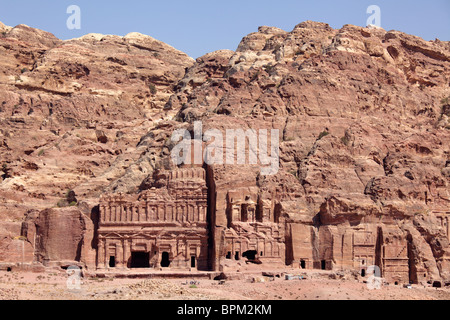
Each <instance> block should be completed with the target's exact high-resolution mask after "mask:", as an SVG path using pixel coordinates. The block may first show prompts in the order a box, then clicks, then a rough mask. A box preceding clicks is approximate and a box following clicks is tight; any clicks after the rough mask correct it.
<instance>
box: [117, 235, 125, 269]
mask: <svg viewBox="0 0 450 320" xmlns="http://www.w3.org/2000/svg"><path fill="white" fill-rule="evenodd" d="M116 250H117V252H116V266H117V268H122V267H123V244H122V241H120V242H119V243H118V244H117V247H116Z"/></svg>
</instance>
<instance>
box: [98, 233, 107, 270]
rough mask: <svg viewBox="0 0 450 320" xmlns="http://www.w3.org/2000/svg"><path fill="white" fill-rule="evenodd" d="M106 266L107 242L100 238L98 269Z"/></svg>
mask: <svg viewBox="0 0 450 320" xmlns="http://www.w3.org/2000/svg"><path fill="white" fill-rule="evenodd" d="M104 268H105V243H104V240H103V239H98V251H97V269H104Z"/></svg>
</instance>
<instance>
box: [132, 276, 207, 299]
mask: <svg viewBox="0 0 450 320" xmlns="http://www.w3.org/2000/svg"><path fill="white" fill-rule="evenodd" d="M128 289H129V290H131V291H132V292H133V293H134V294H138V295H141V296H145V295H157V296H162V297H163V298H173V299H176V298H179V299H183V300H206V299H208V297H207V296H205V295H202V294H199V293H195V292H193V290H195V289H194V288H185V287H182V286H179V285H176V284H174V283H172V282H170V281H167V280H160V279H154V280H153V279H152V280H145V281H142V282H140V283H137V284H133V285H130V286H128Z"/></svg>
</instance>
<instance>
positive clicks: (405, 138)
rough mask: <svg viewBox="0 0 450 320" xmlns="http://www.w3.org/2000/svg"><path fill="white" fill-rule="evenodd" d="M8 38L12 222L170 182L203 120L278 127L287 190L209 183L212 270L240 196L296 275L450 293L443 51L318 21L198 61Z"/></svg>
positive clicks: (6, 199)
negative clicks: (266, 219) (373, 272)
mask: <svg viewBox="0 0 450 320" xmlns="http://www.w3.org/2000/svg"><path fill="white" fill-rule="evenodd" d="M2 30H5V31H3V37H2V38H0V44H1V45H0V50H2V58H1V60H0V68H1V69H0V70H1V71H2V72H1V75H0V86H1V88H2V90H1V91H0V98H1V99H0V100H1V101H3V102H2V105H0V116H1V122H2V126H1V130H0V152H1V162H2V164H3V165H4V167H3V181H2V182H1V185H0V205H1V206H0V216H1V217H2V219H3V220H5V221H15V222H16V223H20V221H21V220H22V219H23V216H24V214H25V213H27V212H29V211H30V210H38V211H39V210H42V209H45V208H48V207H51V206H54V205H56V203H57V202H58V200H60V199H61V198H64V197H65V194H66V192H67V190H68V189H73V190H75V192H76V194H77V196H78V198H79V200H80V199H82V200H83V201H85V202H86V203H87V204H86V207H87V209H86V210H85V211H86V213H89V212H90V210H91V208H92V207H93V206H95V204H96V203H98V198H97V197H98V196H99V195H100V194H101V193H103V192H126V193H127V192H128V193H136V192H139V191H140V190H142V189H146V188H148V186H153V184H154V181H155V176H154V175H157V172H158V171H157V170H161V169H167V170H170V169H172V168H173V165H171V164H170V162H169V161H168V159H169V155H170V151H171V149H172V148H173V144H172V143H171V142H170V136H171V134H172V132H173V130H175V129H179V128H187V129H189V130H192V127H193V122H194V121H197V120H199V121H202V122H203V126H204V129H205V130H207V129H208V128H214V129H219V130H222V131H225V130H226V129H229V128H264V129H271V128H272V129H279V130H280V132H281V133H282V136H281V140H282V141H281V146H280V149H281V150H280V158H281V159H280V171H279V173H278V174H277V175H276V176H271V177H263V176H261V175H260V174H259V168H258V167H255V166H249V167H242V166H218V165H214V166H209V167H208V168H207V171H208V187H209V192H210V193H211V194H213V195H214V196H211V195H210V197H211V198H210V208H209V212H210V215H211V216H212V217H213V218H214V219H213V228H214V230H213V236H214V243H215V245H214V248H213V249H212V251H211V253H210V254H211V258H212V260H214V262H213V265H214V266H215V267H216V268H218V267H219V266H220V265H222V266H223V263H224V262H223V260H224V259H223V255H224V252H223V250H224V249H223V248H222V247H221V241H223V237H224V235H225V233H226V232H227V228H228V227H229V226H228V225H227V218H226V217H227V210H228V207H229V205H230V204H229V203H228V202H229V200H228V199H229V195H230V194H233V193H243V194H244V193H246V192H247V193H249V194H252V195H254V196H255V201H257V202H258V204H259V207H260V208H261V210H268V211H270V212H272V215H273V216H274V217H276V220H277V223H278V224H279V225H280V226H281V230H280V232H281V234H282V236H283V237H284V240H283V247H282V248H281V250H282V251H283V257H284V259H285V261H286V263H287V264H291V263H297V264H298V263H300V261H303V262H304V263H310V264H311V267H313V266H314V267H318V268H320V267H324V268H328V269H329V268H350V269H353V268H355V269H358V268H360V265H359V263H362V262H364V263H365V264H366V263H368V264H377V265H383V266H384V268H385V270H384V271H386V272H388V271H389V272H390V271H392V275H393V277H394V278H395V279H394V280H396V279H398V280H402V281H403V280H404V278H405V277H406V278H408V279H411V280H413V281H416V282H420V281H426V280H429V279H437V278H444V279H447V280H450V265H449V261H450V260H449V258H450V257H449V253H450V252H449V236H450V235H449V230H448V228H449V224H448V217H449V211H450V194H449V183H450V154H449V152H450V149H449V146H450V131H449V129H450V123H449V116H450V113H449V110H450V105H449V104H450V102H449V97H450V86H449V85H450V43H449V42H445V41H439V40H435V41H425V40H423V39H420V38H418V37H415V36H412V35H407V34H404V33H402V32H398V31H385V30H383V29H378V28H362V27H357V26H352V25H346V26H344V27H343V28H341V29H340V30H335V29H332V28H331V27H330V26H328V25H327V24H324V23H317V22H310V21H307V22H303V23H301V24H299V25H297V26H296V27H295V28H294V30H292V31H291V32H286V31H283V30H280V29H277V28H273V27H260V28H259V30H258V32H255V33H253V34H250V35H248V36H246V37H245V38H244V39H243V40H242V42H241V43H240V45H239V47H238V48H237V50H236V51H235V52H233V51H228V50H222V51H217V52H213V53H210V54H207V55H205V56H203V57H200V58H198V59H197V60H196V61H193V60H192V59H190V58H189V57H187V56H186V55H184V54H183V53H180V52H178V51H176V50H175V49H173V48H171V47H169V46H167V45H165V44H163V43H161V42H159V41H156V40H154V39H152V38H151V37H147V36H143V35H139V34H130V35H128V36H126V37H123V38H122V37H117V36H102V35H87V36H85V37H82V38H80V39H74V40H70V41H60V40H58V39H56V38H55V37H54V36H52V35H51V34H48V33H45V32H42V31H39V30H34V29H31V28H29V27H26V26H17V27H15V28H9V27H2ZM8 228H9V227H8V226H6V227H5V229H8ZM5 237H7V236H5ZM365 248H371V250H372V251H371V252H375V254H367V252H365V250H366V249H365ZM355 252H359V253H358V254H357V255H356V256H357V257H358V259H359V260H358V261H357V262H355V260H354V258H355ZM225 254H226V252H225ZM362 257H365V258H364V259H366V260H367V261H366V260H364V259H363V258H362ZM381 260H383V261H381ZM393 261H396V262H395V263H394V262H393ZM355 263H358V265H356V264H355ZM396 263H398V265H395V264H396ZM321 264H322V265H321ZM389 268H391V269H389ZM405 273H407V274H405Z"/></svg>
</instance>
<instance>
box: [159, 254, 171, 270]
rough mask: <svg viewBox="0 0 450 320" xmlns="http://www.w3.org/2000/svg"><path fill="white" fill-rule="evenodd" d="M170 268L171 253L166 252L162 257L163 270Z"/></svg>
mask: <svg viewBox="0 0 450 320" xmlns="http://www.w3.org/2000/svg"><path fill="white" fill-rule="evenodd" d="M169 266H170V259H169V253H168V252H166V251H164V252H163V253H162V257H161V268H168V267H169Z"/></svg>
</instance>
